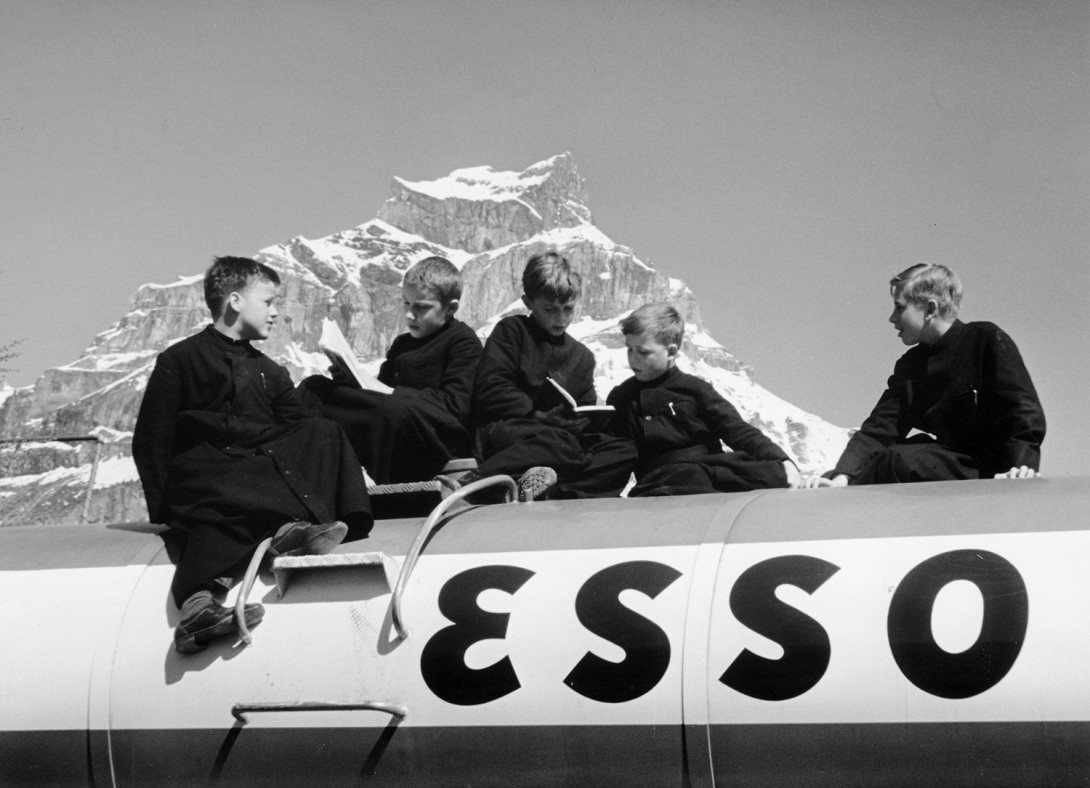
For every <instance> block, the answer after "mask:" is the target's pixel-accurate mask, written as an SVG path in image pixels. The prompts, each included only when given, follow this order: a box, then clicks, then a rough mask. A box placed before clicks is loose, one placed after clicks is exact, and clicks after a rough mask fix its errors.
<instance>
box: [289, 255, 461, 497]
mask: <svg viewBox="0 0 1090 788" xmlns="http://www.w3.org/2000/svg"><path fill="white" fill-rule="evenodd" d="M401 293H402V308H403V309H404V310H405V321H406V324H407V326H408V329H409V330H408V332H407V333H405V334H401V335H400V336H398V337H397V338H396V339H394V341H393V343H392V344H391V345H390V349H389V351H388V352H387V353H386V360H385V361H384V362H383V363H382V366H381V367H380V368H379V372H378V380H377V381H374V380H372V381H370V382H369V385H370V386H372V388H371V389H369V390H363V389H361V388H360V387H359V384H358V383H357V382H356V381H351V380H346V379H344V378H343V377H341V376H338V377H337V379H336V380H330V379H329V378H326V377H324V376H321V375H316V376H313V377H310V378H307V379H306V380H304V381H303V383H302V384H301V386H302V387H303V388H304V389H305V390H307V391H309V392H310V393H312V394H313V395H315V396H316V397H317V399H318V400H320V401H321V408H322V410H321V412H322V413H323V414H324V415H325V417H326V418H328V419H332V420H333V421H335V422H337V423H338V424H340V425H341V427H343V428H344V431H345V432H346V433H347V434H348V439H349V440H350V441H351V443H352V446H353V448H355V450H356V454H357V455H358V456H359V458H360V461H361V462H362V463H363V467H364V468H366V469H367V473H368V474H370V476H371V478H372V479H374V481H375V482H377V483H378V484H396V483H399V482H411V481H420V480H423V479H431V478H432V477H433V476H435V474H437V473H439V471H441V470H442V469H443V466H444V465H446V464H447V462H448V461H449V460H450V459H452V458H454V457H468V456H469V455H470V451H471V446H470V430H469V428H468V426H467V425H468V423H469V415H470V400H471V397H472V394H473V375H474V372H475V371H476V369H477V361H478V360H479V359H480V357H481V340H480V339H479V338H478V337H477V334H476V333H475V332H474V331H473V329H471V328H470V327H469V326H467V325H466V324H465V323H463V322H462V321H460V320H457V319H455V317H454V313H455V312H457V311H458V305H459V299H460V298H461V297H462V274H461V272H460V271H459V270H458V269H457V268H456V267H455V266H454V264H453V263H451V262H450V261H449V260H446V259H445V258H442V257H429V258H427V259H425V260H421V261H420V262H418V263H416V264H415V265H414V266H413V267H412V268H410V269H409V270H408V271H406V272H405V278H404V281H403V283H402V286H401ZM304 396H306V395H304Z"/></svg>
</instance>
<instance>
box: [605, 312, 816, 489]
mask: <svg viewBox="0 0 1090 788" xmlns="http://www.w3.org/2000/svg"><path fill="white" fill-rule="evenodd" d="M684 329H685V324H684V322H683V321H682V319H681V316H680V315H679V314H678V313H677V310H675V309H674V308H673V307H672V306H670V305H668V304H645V305H644V306H641V307H640V308H639V309H637V310H636V311H634V312H633V313H632V314H631V315H629V316H628V317H626V318H625V319H624V320H622V321H621V332H622V333H623V334H624V338H625V345H626V346H627V347H628V365H629V366H630V367H631V368H632V373H633V376H632V377H631V378H629V379H628V380H626V381H625V382H624V383H621V384H620V385H619V386H617V387H616V388H614V389H613V391H611V392H610V394H609V397H608V398H607V400H606V402H607V403H608V404H610V405H612V406H613V407H614V408H616V413H615V415H614V418H613V423H612V425H611V431H613V432H615V433H617V434H621V435H627V436H629V437H631V438H632V440H633V441H634V442H635V444H636V446H637V448H638V449H639V462H638V463H637V465H636V469H635V473H636V485H635V486H634V487H633V488H632V489H631V490H629V493H628V495H629V497H640V496H652V495H690V494H694V493H709V492H716V491H718V492H741V491H745V490H755V489H763V488H768V487H798V486H800V485H801V483H802V477H801V476H800V474H799V470H798V468H797V467H795V464H794V462H792V461H791V459H790V458H789V457H788V456H787V453H786V452H784V450H783V449H781V448H780V447H779V446H777V445H776V444H775V443H773V442H772V441H771V440H769V439H768V437H767V436H765V434H764V433H763V432H761V431H760V430H759V429H757V428H756V427H754V426H752V425H751V424H749V423H747V422H746V421H745V420H744V419H743V418H742V417H741V416H740V415H739V414H738V411H737V410H735V408H734V406H733V405H731V404H730V403H729V402H727V400H725V399H724V398H723V397H722V396H721V395H720V394H719V393H718V392H717V391H716V390H715V389H714V388H712V386H711V384H710V383H708V382H707V381H706V380H704V379H702V378H698V377H696V376H695V375H689V374H687V373H685V372H682V371H681V370H680V369H678V368H677V355H678V350H679V348H680V347H681V340H682V336H683V332H684ZM721 442H722V443H721ZM723 443H725V444H727V445H728V446H729V447H730V448H731V449H732V451H724V450H723V447H722V444H723Z"/></svg>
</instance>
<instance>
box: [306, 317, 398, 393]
mask: <svg viewBox="0 0 1090 788" xmlns="http://www.w3.org/2000/svg"><path fill="white" fill-rule="evenodd" d="M318 347H319V348H320V349H321V351H322V352H323V353H325V354H326V356H328V357H329V360H330V361H331V362H333V365H334V366H335V367H337V368H338V369H340V371H341V372H342V373H343V374H344V376H345V377H347V378H348V379H349V380H354V381H355V382H356V384H357V385H358V386H359V387H360V388H361V389H363V390H364V391H377V392H379V393H380V394H389V393H390V392H391V391H393V389H391V388H390V387H389V386H387V385H386V384H385V383H383V382H382V381H381V380H379V379H378V378H376V377H375V376H374V375H371V374H369V373H368V372H367V371H366V370H364V368H363V366H362V365H361V364H360V361H359V359H358V358H356V354H355V353H353V352H352V346H351V345H349V344H348V340H347V339H345V337H344V333H343V332H342V331H341V327H340V326H338V325H337V323H336V322H335V321H333V320H330V319H329V318H328V317H327V318H325V319H324V320H322V336H321V337H319V338H318Z"/></svg>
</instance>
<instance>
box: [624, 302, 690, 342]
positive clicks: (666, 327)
mask: <svg viewBox="0 0 1090 788" xmlns="http://www.w3.org/2000/svg"><path fill="white" fill-rule="evenodd" d="M621 333H622V334H624V335H625V336H626V337H627V336H650V337H652V338H654V340H655V341H656V342H658V343H659V344H660V345H662V346H664V347H667V346H669V345H676V346H677V347H679V348H680V347H681V338H682V337H683V336H685V321H684V320H682V319H681V315H679V314H678V311H677V310H676V309H674V308H673V307H672V306H670V305H669V304H644V305H643V306H641V307H640V308H639V309H637V310H635V311H634V312H633V313H632V314H631V315H629V316H628V317H626V318H624V319H623V320H622V321H621Z"/></svg>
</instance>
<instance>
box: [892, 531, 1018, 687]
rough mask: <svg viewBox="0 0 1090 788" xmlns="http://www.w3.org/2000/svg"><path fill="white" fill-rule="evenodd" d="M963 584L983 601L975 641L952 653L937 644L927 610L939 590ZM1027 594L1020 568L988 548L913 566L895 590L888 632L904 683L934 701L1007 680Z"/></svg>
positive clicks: (1014, 654) (1016, 648)
mask: <svg viewBox="0 0 1090 788" xmlns="http://www.w3.org/2000/svg"><path fill="white" fill-rule="evenodd" d="M955 580H968V581H969V582H970V583H973V584H974V585H975V586H976V587H977V588H978V589H979V590H980V595H981V596H982V597H983V599H984V614H983V621H982V623H981V627H980V636H979V637H978V638H977V640H976V642H975V643H974V644H973V645H972V646H970V647H969V648H968V649H966V650H965V651H963V652H961V653H958V654H951V653H950V652H948V651H945V650H944V649H942V648H941V647H940V646H939V644H938V643H937V642H936V641H935V636H934V633H933V632H932V631H931V612H932V609H933V608H934V605H935V598H936V597H937V596H938V594H939V591H941V590H942V589H943V587H944V586H946V585H947V584H948V583H952V582H953V581H955ZM1028 621H1029V596H1028V595H1027V593H1026V584H1025V582H1024V581H1023V580H1022V576H1021V575H1020V574H1019V573H1018V570H1017V569H1015V568H1014V566H1013V565H1012V564H1011V563H1010V562H1009V561H1007V560H1006V559H1005V558H1003V557H1002V556H999V555H996V554H995V553H990V552H988V551H987V550H952V551H950V552H948V553H942V554H941V555H937V556H934V557H933V558H929V559H927V560H926V561H923V562H922V563H920V564H918V565H917V566H916V567H914V568H913V569H912V571H910V572H909V573H908V574H907V575H905V577H904V579H903V580H902V581H901V583H900V585H898V586H897V590H896V591H894V593H893V599H892V600H891V601H890V604H889V618H888V620H887V630H888V633H889V647H890V651H891V652H892V653H893V659H894V660H895V661H896V662H897V667H899V668H900V669H901V672H902V673H903V674H904V675H905V678H907V679H908V680H909V681H911V682H912V683H913V684H915V685H916V686H917V687H919V688H920V689H922V690H923V691H924V692H928V693H930V694H932V695H937V696H938V697H940V698H952V699H953V698H970V697H972V696H974V695H979V694H980V693H982V692H984V691H985V690H988V689H991V688H992V687H994V686H995V685H996V684H998V683H999V681H1000V680H1001V679H1002V678H1003V677H1004V676H1006V675H1007V673H1008V671H1010V669H1011V667H1012V666H1013V665H1014V662H1015V660H1016V659H1017V658H1018V654H1019V652H1020V651H1021V650H1022V642H1023V639H1024V638H1025V635H1026V625H1027V623H1028Z"/></svg>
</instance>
